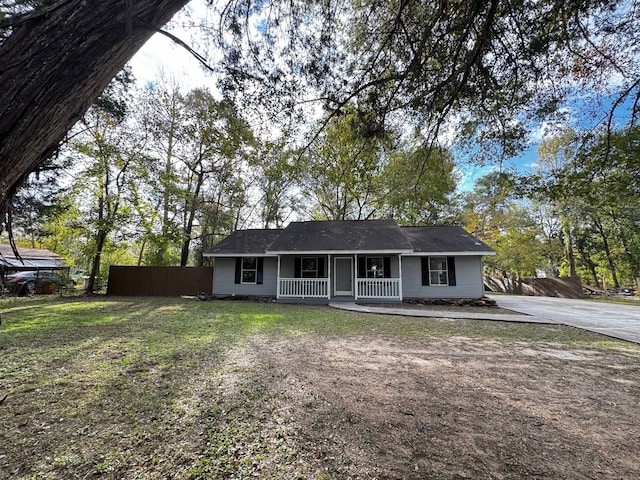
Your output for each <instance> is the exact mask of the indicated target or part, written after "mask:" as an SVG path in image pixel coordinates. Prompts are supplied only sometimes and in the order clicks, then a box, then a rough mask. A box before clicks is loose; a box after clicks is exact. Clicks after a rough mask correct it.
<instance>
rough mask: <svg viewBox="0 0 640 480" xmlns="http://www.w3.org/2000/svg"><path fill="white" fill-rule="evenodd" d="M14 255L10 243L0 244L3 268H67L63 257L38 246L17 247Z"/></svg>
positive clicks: (0, 260)
mask: <svg viewBox="0 0 640 480" xmlns="http://www.w3.org/2000/svg"><path fill="white" fill-rule="evenodd" d="M16 250H18V255H19V257H16V255H15V253H14V252H13V249H12V248H11V245H8V244H4V243H3V244H0V266H1V267H4V269H5V270H7V271H9V270H13V271H17V270H58V269H61V268H67V267H66V265H65V263H64V259H63V258H62V257H60V256H58V255H56V254H55V253H53V252H51V251H49V250H44V249H40V248H22V247H17V248H16Z"/></svg>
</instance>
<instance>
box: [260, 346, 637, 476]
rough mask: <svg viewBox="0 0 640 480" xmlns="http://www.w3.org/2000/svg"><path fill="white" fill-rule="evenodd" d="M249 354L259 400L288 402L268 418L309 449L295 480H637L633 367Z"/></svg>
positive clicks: (547, 351) (313, 352)
mask: <svg viewBox="0 0 640 480" xmlns="http://www.w3.org/2000/svg"><path fill="white" fill-rule="evenodd" d="M251 351H252V354H251V356H252V357H253V358H254V361H255V363H254V362H251V363H253V364H254V366H256V365H260V366H261V367H260V368H261V371H262V374H261V375H259V377H260V380H259V381H260V382H264V383H263V386H262V388H269V389H272V390H277V391H279V392H281V394H282V396H281V397H280V399H279V401H278V404H279V405H278V406H277V407H274V410H273V415H274V418H286V419H287V421H286V422H285V423H286V424H288V425H296V426H297V427H296V428H297V429H298V434H299V435H302V437H303V438H304V442H303V443H304V445H306V447H305V448H304V452H302V458H303V459H304V463H305V467H304V468H300V466H298V467H295V466H292V468H291V469H290V471H289V473H292V474H293V473H297V474H300V476H301V478H323V477H321V475H322V474H323V473H324V474H327V475H328V476H329V478H385V479H392V478H393V479H425V478H429V479H460V478H469V479H485V478H486V479H489V478H491V479H521V478H539V479H584V478H598V479H626V478H629V479H631V478H639V477H640V464H639V463H638V457H637V454H638V452H639V451H640V426H639V425H640V424H639V422H638V413H639V412H640V403H639V402H640V387H639V380H640V365H639V363H638V356H637V353H636V354H632V355H627V354H625V353H624V352H621V353H620V354H616V355H612V354H601V353H598V352H597V351H593V350H580V349H576V350H564V349H558V348H556V347H554V345H552V344H550V345H544V346H543V347H541V348H531V347H529V346H528V344H522V345H517V344H516V345H511V346H509V347H505V346H503V345H500V344H498V343H489V342H480V343H479V342H477V341H471V340H469V339H466V338H455V339H447V340H434V341H427V342H423V341H415V340H410V341H398V340H397V339H386V338H377V339H375V340H373V341H372V340H371V339H370V338H367V339H364V338H332V339H326V341H322V342H318V341H311V342H310V341H306V340H301V341H299V342H296V343H295V344H292V343H290V342H286V343H273V342H272V341H269V342H266V341H265V342H264V343H262V342H254V343H253V344H252V346H251ZM253 378H254V379H255V380H258V379H257V378H256V377H255V376H254V377H253ZM305 452H306V453H305ZM285 477H286V475H285Z"/></svg>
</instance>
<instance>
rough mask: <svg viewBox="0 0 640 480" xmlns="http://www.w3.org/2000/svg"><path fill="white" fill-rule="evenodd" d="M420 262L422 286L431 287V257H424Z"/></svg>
mask: <svg viewBox="0 0 640 480" xmlns="http://www.w3.org/2000/svg"><path fill="white" fill-rule="evenodd" d="M420 262H421V266H422V285H431V282H430V281H429V257H422V258H421V259H420Z"/></svg>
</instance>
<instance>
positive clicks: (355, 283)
mask: <svg viewBox="0 0 640 480" xmlns="http://www.w3.org/2000/svg"><path fill="white" fill-rule="evenodd" d="M353 296H354V301H356V302H357V301H358V254H357V253H356V258H355V262H354V264H353Z"/></svg>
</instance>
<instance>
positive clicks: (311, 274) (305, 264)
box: [300, 257, 318, 278]
mask: <svg viewBox="0 0 640 480" xmlns="http://www.w3.org/2000/svg"><path fill="white" fill-rule="evenodd" d="M300 275H301V277H302V278H318V258H317V257H302V262H301V264H300Z"/></svg>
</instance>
